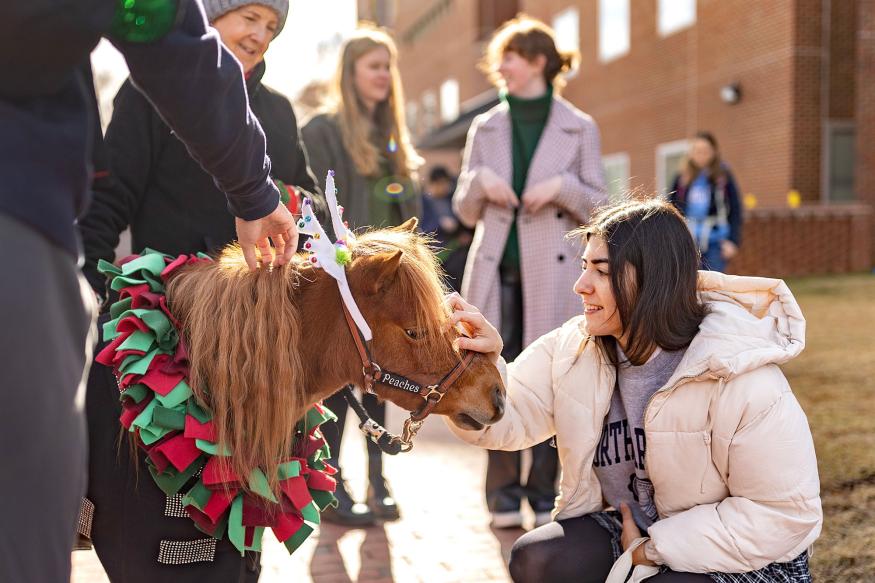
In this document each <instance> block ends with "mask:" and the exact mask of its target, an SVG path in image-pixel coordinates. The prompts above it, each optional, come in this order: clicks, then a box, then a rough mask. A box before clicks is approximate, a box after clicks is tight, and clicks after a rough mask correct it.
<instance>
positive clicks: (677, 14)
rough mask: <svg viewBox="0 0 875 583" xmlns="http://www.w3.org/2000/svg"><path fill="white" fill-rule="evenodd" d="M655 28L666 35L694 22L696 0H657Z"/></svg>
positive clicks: (662, 34)
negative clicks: (657, 9) (657, 12)
mask: <svg viewBox="0 0 875 583" xmlns="http://www.w3.org/2000/svg"><path fill="white" fill-rule="evenodd" d="M658 4H659V14H658V15H657V17H656V28H657V30H658V31H659V34H660V35H661V36H668V35H670V34H672V33H674V32H677V31H679V30H681V29H683V28H687V27H688V26H692V25H693V24H695V22H696V0H659V2H658Z"/></svg>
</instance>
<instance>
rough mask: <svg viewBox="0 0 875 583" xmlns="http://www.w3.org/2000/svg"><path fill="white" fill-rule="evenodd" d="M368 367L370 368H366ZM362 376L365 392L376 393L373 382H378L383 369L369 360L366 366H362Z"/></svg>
mask: <svg viewBox="0 0 875 583" xmlns="http://www.w3.org/2000/svg"><path fill="white" fill-rule="evenodd" d="M369 368H370V370H368V369H369ZM362 376H363V377H364V378H365V386H364V389H365V392H367V393H370V394H372V395H376V394H377V393H376V392H375V391H374V384H375V383H377V382H379V380H380V377H381V376H383V369H381V368H380V365H379V364H377V363H376V362H371V363H369V364H368V365H367V366H363V367H362Z"/></svg>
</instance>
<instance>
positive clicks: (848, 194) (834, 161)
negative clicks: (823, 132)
mask: <svg viewBox="0 0 875 583" xmlns="http://www.w3.org/2000/svg"><path fill="white" fill-rule="evenodd" d="M827 133H828V136H827V140H828V141H827V146H826V147H827V152H826V156H825V158H826V162H827V164H826V179H825V181H826V192H825V193H824V194H825V197H824V198H825V199H826V200H827V201H828V202H849V201H853V200H855V198H856V197H855V196H854V161H855V157H854V150H855V142H856V132H855V131H854V124H853V122H830V123H829V124H828V126H827Z"/></svg>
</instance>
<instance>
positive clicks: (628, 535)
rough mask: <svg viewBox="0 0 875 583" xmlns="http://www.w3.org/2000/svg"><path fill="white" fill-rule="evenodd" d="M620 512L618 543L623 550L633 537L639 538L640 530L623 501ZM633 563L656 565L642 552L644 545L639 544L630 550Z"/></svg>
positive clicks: (632, 540) (633, 539) (627, 546)
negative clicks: (621, 521)
mask: <svg viewBox="0 0 875 583" xmlns="http://www.w3.org/2000/svg"><path fill="white" fill-rule="evenodd" d="M620 514H622V515H623V534H621V535H620V543H621V544H622V545H623V550H624V551H625V550H626V549H628V548H629V545H631V544H632V543H633V542H634V541H635V539H638V538H641V531H640V530H638V525H637V524H635V519H634V518H632V511H631V510H629V506H627V505H626V503H625V502H621V503H620ZM632 564H633V565H656V563H654V562H653V561H651V560H650V559H648V558H647V556H646V555H645V554H644V545H639V546H638V547H637V548H636V549H635V550H634V551H632Z"/></svg>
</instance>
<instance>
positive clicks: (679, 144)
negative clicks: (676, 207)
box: [656, 140, 690, 196]
mask: <svg viewBox="0 0 875 583" xmlns="http://www.w3.org/2000/svg"><path fill="white" fill-rule="evenodd" d="M689 149H690V144H689V142H688V141H687V140H677V141H674V142H666V143H664V144H659V145H658V146H656V188H657V191H658V193H659V194H660V195H662V196H666V195H667V194H668V193H669V191H670V190H671V186H672V183H673V182H674V179H675V176H677V174H678V172H680V170H681V164H683V161H684V159H685V158H686V157H687V152H688V151H689Z"/></svg>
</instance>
